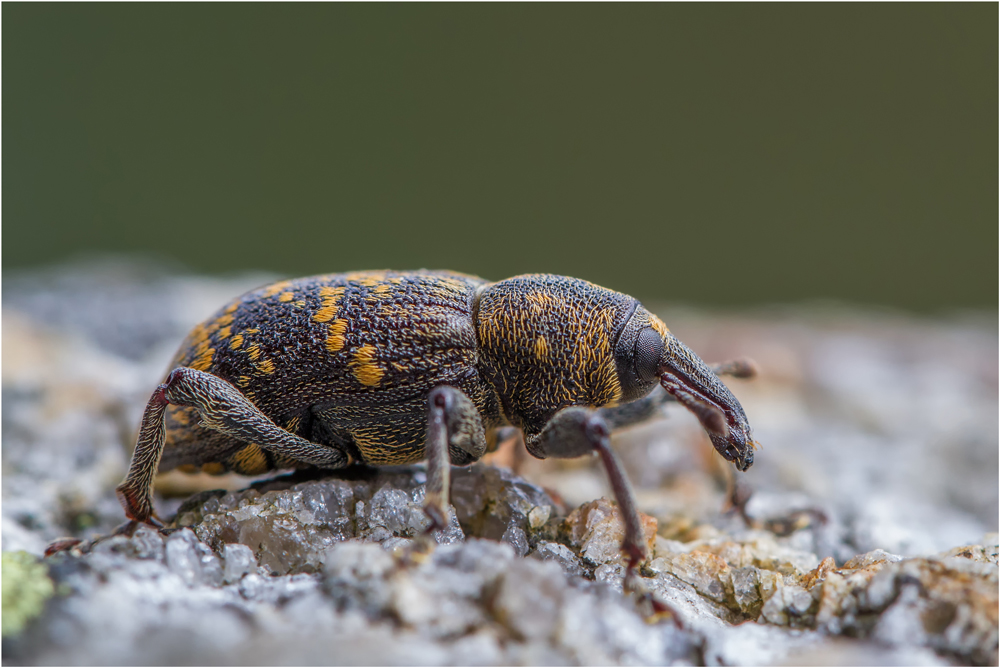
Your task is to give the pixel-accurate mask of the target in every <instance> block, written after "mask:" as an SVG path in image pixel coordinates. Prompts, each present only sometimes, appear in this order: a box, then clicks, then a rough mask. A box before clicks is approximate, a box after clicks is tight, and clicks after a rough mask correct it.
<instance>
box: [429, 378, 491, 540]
mask: <svg viewBox="0 0 1000 668" xmlns="http://www.w3.org/2000/svg"><path fill="white" fill-rule="evenodd" d="M427 404H428V411H427V442H426V446H425V447H426V453H427V491H426V493H425V496H424V512H426V513H427V516H428V517H429V518H430V520H431V527H430V530H431V531H433V530H434V529H443V528H445V527H446V526H448V493H449V489H450V487H451V464H452V462H455V463H461V464H467V463H471V462H474V461H476V460H477V459H479V458H480V457H482V456H483V454H484V453H485V452H486V433H485V431H484V430H483V422H482V419H481V418H480V416H479V411H478V410H477V409H476V405H475V404H474V403H472V400H471V399H469V398H468V397H467V396H465V394H464V393H463V392H461V391H460V390H457V389H455V388H454V387H448V386H442V387H437V388H434V390H432V391H431V393H430V394H429V395H428V397H427Z"/></svg>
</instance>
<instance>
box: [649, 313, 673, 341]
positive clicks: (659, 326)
mask: <svg viewBox="0 0 1000 668" xmlns="http://www.w3.org/2000/svg"><path fill="white" fill-rule="evenodd" d="M649 324H650V325H652V326H653V329H654V330H656V333H657V334H659V335H660V336H666V335H667V334H668V333H670V330H669V329H667V326H666V325H665V324H663V321H662V320H660V319H659V318H657V317H656V316H655V315H653V314H652V313H650V314H649Z"/></svg>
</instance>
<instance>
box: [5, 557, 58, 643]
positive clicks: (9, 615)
mask: <svg viewBox="0 0 1000 668" xmlns="http://www.w3.org/2000/svg"><path fill="white" fill-rule="evenodd" d="M2 564H3V636H4V637H5V638H6V637H7V636H13V635H17V634H18V633H20V632H21V630H22V629H23V628H24V626H25V624H27V623H28V622H29V621H31V620H32V619H34V618H35V617H37V616H38V615H39V614H40V613H41V612H42V608H43V607H44V606H45V601H46V600H47V599H48V598H49V597H50V596H52V594H53V593H55V586H54V585H53V584H52V580H50V579H49V573H48V569H46V568H45V565H44V564H42V563H41V562H40V561H39V560H38V559H37V558H36V557H34V556H32V555H30V554H28V553H27V552H4V553H3V561H2Z"/></svg>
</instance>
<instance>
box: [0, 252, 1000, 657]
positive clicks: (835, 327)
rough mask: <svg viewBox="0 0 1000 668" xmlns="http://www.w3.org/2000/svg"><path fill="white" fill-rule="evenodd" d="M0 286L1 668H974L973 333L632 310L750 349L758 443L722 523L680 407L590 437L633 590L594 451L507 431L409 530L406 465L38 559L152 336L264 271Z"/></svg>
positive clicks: (982, 353)
mask: <svg viewBox="0 0 1000 668" xmlns="http://www.w3.org/2000/svg"><path fill="white" fill-rule="evenodd" d="M5 278H6V279H7V280H6V281H5V286H4V295H3V296H4V312H3V325H4V326H3V399H4V402H3V450H2V454H3V507H2V510H3V529H2V537H3V550H4V562H3V569H4V570H3V589H4V603H3V605H4V609H3V612H4V615H3V617H4V640H3V658H4V662H5V663H10V664H108V665H121V664H142V665H152V664H161V665H162V664H193V663H197V664H247V663H249V664H268V663H273V664H314V663H341V664H376V663H377V664H400V663H403V664H413V665H424V664H467V665H486V664H546V665H549V664H637V663H641V664H664V663H673V664H709V665H729V664H732V665H761V664H783V663H785V664H803V665H810V664H812V665H829V664H845V665H848V664H862V663H863V664H875V665H897V664H899V665H953V664H969V663H972V664H992V665H996V664H997V662H998V655H997V646H998V636H997V626H998V557H997V553H998V549H997V536H996V533H994V532H996V530H997V503H998V480H997V473H996V472H997V452H998V448H997V432H996V424H997V327H996V318H995V317H989V318H978V317H974V316H969V315H966V316H962V317H959V316H955V317H951V318H948V319H942V320H935V321H929V320H916V319H912V318H907V317H903V316H900V315H896V314H887V313H872V312H868V313H860V314H859V313H856V312H850V311H845V310H843V309H840V310H837V309H830V308H826V309H814V310H809V311H807V310H801V309H800V310H797V311H773V312H769V313H757V314H750V315H743V316H734V315H727V316H721V315H718V316H716V315H710V314H705V313H699V312H692V311H688V310H683V309H680V308H667V307H664V308H660V309H657V310H658V311H659V312H660V313H661V315H662V316H664V318H665V320H666V321H667V322H668V323H669V324H670V326H671V328H672V329H673V331H674V332H675V333H676V334H677V335H678V336H679V337H680V338H681V339H682V340H684V341H685V342H687V343H688V344H689V345H690V346H691V347H692V348H693V349H694V350H696V351H697V352H699V353H700V354H701V355H702V356H703V357H705V358H706V359H709V360H712V361H717V360H721V359H725V358H729V357H733V356H740V355H745V356H750V357H753V358H755V359H756V361H757V362H758V364H759V365H760V367H761V368H762V370H763V373H762V375H761V377H760V378H758V379H756V380H754V381H752V382H741V381H734V382H733V383H731V386H732V387H733V389H734V392H735V393H736V394H737V396H738V397H739V398H740V400H741V402H742V403H743V405H744V407H745V408H746V411H747V414H748V416H749V417H750V420H751V424H752V425H753V426H754V428H755V436H756V437H757V439H758V440H759V441H760V442H762V443H763V444H764V449H763V450H762V451H761V452H759V453H758V455H757V463H756V464H755V465H754V467H753V468H752V469H751V470H750V471H749V472H748V474H746V475H745V476H741V484H742V485H746V486H747V487H749V488H750V489H752V490H753V491H754V494H753V497H752V498H751V500H750V503H749V504H748V506H747V509H746V513H745V514H744V515H742V516H741V514H740V513H737V512H724V507H725V499H726V477H727V475H728V474H727V472H726V468H725V467H724V466H723V465H722V462H721V459H720V458H718V457H717V456H716V455H714V453H713V452H712V451H711V448H710V447H709V446H708V445H707V439H706V438H705V437H704V435H703V434H702V432H701V431H700V429H699V428H698V425H697V422H696V421H695V420H694V419H693V418H691V417H690V416H689V415H687V414H686V413H685V412H684V411H683V410H680V409H678V408H677V407H675V406H667V407H666V408H665V410H664V411H663V415H662V416H661V418H659V419H657V420H654V421H651V422H650V423H648V424H645V425H641V426H638V427H634V428H632V429H629V430H627V431H625V432H623V433H621V434H617V435H616V437H615V443H614V444H615V447H616V449H617V451H618V453H619V455H620V457H621V458H622V459H623V461H624V463H625V465H626V467H627V469H628V471H629V474H630V476H631V477H632V480H633V481H634V483H635V484H636V488H637V493H638V496H639V500H640V505H641V507H642V509H643V511H644V512H645V514H646V516H645V518H644V520H645V523H646V529H647V537H648V539H649V542H650V547H651V559H650V560H649V561H648V562H647V563H646V564H645V565H644V566H643V569H642V572H641V577H640V578H639V583H640V586H641V589H642V590H643V591H644V592H645V593H644V594H643V593H642V592H638V593H636V592H627V591H623V575H624V567H623V565H622V561H621V557H620V555H619V553H618V550H617V546H618V544H619V542H620V540H621V534H622V527H621V522H620V520H619V518H618V516H617V511H616V508H615V506H614V504H613V503H611V502H609V501H607V500H606V499H604V498H602V497H607V496H610V495H609V493H608V489H607V485H606V481H605V480H604V478H603V475H602V474H601V472H600V470H599V467H598V466H597V464H596V462H595V461H592V460H587V459H584V460H578V461H570V462H550V461H536V460H532V459H530V458H526V457H525V456H524V455H523V453H521V452H519V451H518V450H516V449H515V447H514V445H515V444H513V443H508V444H505V446H504V447H502V448H501V450H500V451H499V452H498V453H495V454H494V455H493V456H491V461H490V462H488V463H484V464H479V465H476V466H473V467H469V468H466V469H455V470H454V472H453V485H452V502H453V506H454V508H453V510H454V512H453V517H452V522H451V524H450V526H449V527H447V528H446V529H444V530H442V531H437V532H435V533H434V534H433V536H432V537H433V541H427V540H426V539H424V538H421V536H423V534H424V530H425V529H426V527H427V520H426V518H425V517H424V515H423V513H422V511H421V509H420V503H421V501H422V496H423V482H424V470H423V468H422V467H420V466H416V467H403V468H394V469H384V470H370V469H363V468H362V469H355V470H352V471H348V472H344V473H342V474H341V475H339V476H335V477H327V478H323V479H308V478H305V477H303V476H301V475H285V476H278V477H274V476H272V477H269V478H267V479H258V480H256V481H254V480H248V479H243V478H239V477H237V476H223V477H216V478H211V477H208V476H193V477H189V476H183V475H180V474H168V475H166V476H161V478H160V479H159V480H158V483H157V485H158V486H157V489H158V491H159V493H160V495H159V496H158V498H157V504H158V507H159V510H160V515H161V516H164V517H170V516H175V520H174V523H173V524H172V525H171V530H170V531H169V532H168V533H167V534H166V535H161V534H159V533H157V532H154V531H151V530H149V529H146V528H143V529H140V530H139V531H138V532H136V534H135V535H134V536H133V537H131V538H127V537H125V536H116V537H113V538H109V539H107V540H103V541H101V542H98V543H96V544H94V545H91V544H90V543H89V542H86V541H85V542H83V543H81V544H79V545H77V546H75V547H71V548H69V549H67V550H65V551H63V552H61V553H59V554H56V555H54V556H51V557H48V558H44V559H43V558H42V557H41V555H42V552H43V551H44V548H45V546H46V545H47V544H48V543H49V542H50V541H52V540H54V539H56V538H59V537H63V536H76V537H78V538H88V537H92V536H94V535H97V534H102V535H106V534H108V533H109V532H110V531H111V530H112V529H113V528H114V527H115V526H116V525H117V524H118V523H119V522H121V520H122V515H121V510H120V508H119V507H118V504H117V502H116V500H115V498H114V495H113V492H112V490H113V487H114V485H115V484H117V482H118V481H119V480H120V479H121V477H122V475H123V474H124V471H125V467H126V465H127V462H128V456H129V450H130V447H131V443H132V440H133V437H134V432H135V429H136V427H137V425H138V420H139V415H140V414H141V411H142V408H143V406H144V403H145V400H146V399H147V398H148V394H149V391H150V388H151V387H152V386H153V385H155V383H156V382H157V380H158V379H159V377H160V376H161V375H162V373H163V372H164V370H165V365H166V363H167V361H168V360H169V358H170V356H171V355H172V353H173V350H174V347H175V346H176V345H177V343H178V341H180V339H181V338H182V337H183V335H184V334H185V333H186V330H187V328H188V327H190V326H191V325H192V324H194V323H195V322H196V321H197V320H199V319H200V318H202V317H204V316H206V315H208V314H209V313H210V312H211V311H212V310H213V309H214V308H215V307H216V306H217V305H218V304H219V303H222V302H223V301H224V300H226V299H227V298H229V297H231V296H233V295H234V294H238V293H239V292H241V291H242V290H245V289H249V288H251V287H254V286H255V285H258V284H260V283H262V282H264V281H265V280H266V278H265V277H259V276H258V277H248V278H234V279H206V278H192V277H185V276H181V275H177V274H172V273H169V272H167V271H162V270H151V269H147V268H144V267H143V266H141V265H139V264H134V263H128V262H118V263H108V262H104V263H101V264H94V265H87V266H72V267H64V268H61V269H56V270H48V271H44V272H38V273H36V274H34V275H28V274H22V275H20V276H14V277H5ZM510 466H514V467H516V468H518V470H519V473H520V475H516V474H514V473H513V472H511V470H510V469H509V468H506V467H510ZM163 494H166V496H163ZM29 555H33V556H29ZM9 619H11V620H18V623H17V624H10V625H9V624H8V620H9Z"/></svg>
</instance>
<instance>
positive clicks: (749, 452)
mask: <svg viewBox="0 0 1000 668" xmlns="http://www.w3.org/2000/svg"><path fill="white" fill-rule="evenodd" d="M708 437H709V438H710V439H712V445H714V446H715V449H716V450H717V451H718V452H719V454H720V455H722V456H723V457H725V459H726V461H728V462H732V463H733V465H735V466H736V468H737V469H738V470H740V471H746V470H747V469H748V468H750V467H751V466H753V441H752V440H750V439H748V438H747V436H746V434H745V433H743V431H742V430H741V429H738V428H737V429H734V428H733V427H730V428H729V435H728V436H727V437H722V436H718V435H716V434H712V433H709V435H708Z"/></svg>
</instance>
